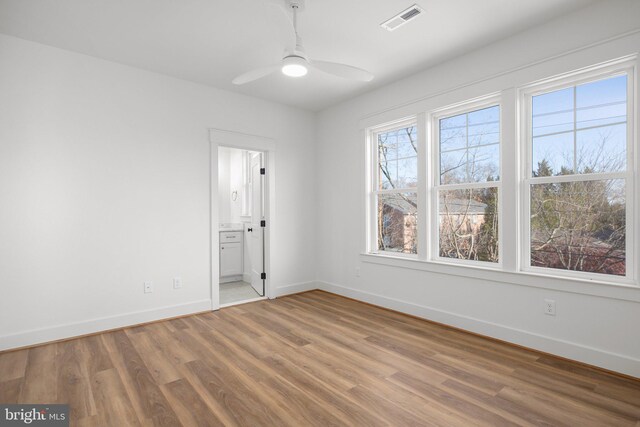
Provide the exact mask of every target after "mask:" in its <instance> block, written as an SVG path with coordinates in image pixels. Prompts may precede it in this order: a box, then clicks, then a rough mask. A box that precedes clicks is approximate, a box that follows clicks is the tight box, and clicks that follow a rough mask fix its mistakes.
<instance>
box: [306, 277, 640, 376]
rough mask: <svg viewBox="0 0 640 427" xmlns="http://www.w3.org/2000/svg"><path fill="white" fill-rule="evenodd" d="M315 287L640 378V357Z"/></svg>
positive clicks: (339, 289)
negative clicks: (636, 357)
mask: <svg viewBox="0 0 640 427" xmlns="http://www.w3.org/2000/svg"><path fill="white" fill-rule="evenodd" d="M315 284H316V285H317V288H318V289H321V290H324V291H327V292H331V293H334V294H337V295H342V296H345V297H349V298H353V299H356V300H359V301H364V302H367V303H370V304H373V305H377V306H380V307H385V308H388V309H391V310H395V311H399V312H402V313H406V314H410V315H412V316H416V317H420V318H423V319H426V320H430V321H433V322H437V323H442V324H445V325H449V326H453V327H455V328H459V329H463V330H466V331H469V332H473V333H476V334H479V335H484V336H488V337H491V338H495V339H498V340H501V341H506V342H509V343H513V344H516V345H518V346H522V347H527V348H530V349H533V350H538V351H541V352H544V353H548V354H551V355H556V356H559V357H562V358H567V359H571V360H575V361H578V362H582V363H585V364H588V365H592V366H596V367H600V368H603V369H606V370H609V371H614V372H619V373H621V374H624V375H629V376H631V377H635V378H640V360H639V359H635V358H632V357H629V356H625V355H621V354H616V353H611V352H607V351H604V350H601V349H597V348H593V347H588V346H585V345H582V344H577V343H573V342H569V341H564V340H559V339H556V338H552V337H548V336H544V335H540V334H536V333H533V332H528V331H524V330H521V329H516V328H511V327H509V326H505V325H500V324H496V323H492V322H487V321H484V320H480V319H476V318H472V317H469V316H463V315H460V314H456V313H451V312H448V311H444V310H439V309H436V308H432V307H427V306H423V305H418V304H414V303H410V302H406V301H400V300H397V299H394V298H389V297H385V296H382V295H376V294H373V293H369V292H364V291H360V290H357V289H353V288H348V287H345V286H341V285H336V284H333V283H328V282H315Z"/></svg>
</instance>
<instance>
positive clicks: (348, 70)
mask: <svg viewBox="0 0 640 427" xmlns="http://www.w3.org/2000/svg"><path fill="white" fill-rule="evenodd" d="M271 2H272V3H274V2H278V3H280V5H278V6H279V7H281V2H284V6H285V7H286V8H290V9H291V12H292V18H293V32H294V34H295V40H296V41H295V43H296V45H295V48H294V49H293V50H287V51H285V53H284V56H283V58H282V60H281V61H280V63H278V64H273V65H269V66H266V67H261V68H256V69H254V70H251V71H247V72H246V73H243V74H240V75H239V76H237V77H236V78H235V79H233V84H236V85H243V84H245V83H249V82H252V81H254V80H258V79H260V78H262V77H266V76H268V75H269V74H272V73H274V72H276V71H278V70H281V71H282V73H283V74H284V75H286V76H289V77H302V76H305V75H306V74H307V72H308V71H309V69H310V68H315V69H317V70H320V71H323V72H325V73H328V74H332V75H334V76H338V77H343V78H345V79H351V80H358V81H362V82H368V81H371V80H372V79H373V74H371V73H370V72H368V71H366V70H363V69H361V68H357V67H353V66H351V65H346V64H339V63H337V62H328V61H316V60H311V59H310V58H309V57H308V56H307V54H306V53H305V51H304V47H303V46H302V38H301V37H300V35H299V34H298V11H299V10H300V9H301V7H302V6H304V0H272V1H271Z"/></svg>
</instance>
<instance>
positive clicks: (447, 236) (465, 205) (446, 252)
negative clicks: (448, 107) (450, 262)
mask: <svg viewBox="0 0 640 427" xmlns="http://www.w3.org/2000/svg"><path fill="white" fill-rule="evenodd" d="M433 128H434V130H435V132H436V134H435V138H434V140H435V141H436V149H435V150H434V151H435V152H436V153H437V154H438V159H437V160H438V165H437V167H435V168H434V172H435V173H436V174H437V175H436V177H435V179H434V182H435V185H434V187H435V192H434V195H435V197H436V200H435V202H434V205H435V206H437V216H438V219H437V220H436V221H434V224H437V225H438V229H437V230H434V234H436V232H437V236H438V240H437V247H436V248H434V250H433V253H434V254H437V256H436V257H437V258H438V257H439V258H445V259H458V260H472V261H485V262H492V263H497V262H498V261H499V253H498V246H499V245H498V240H499V239H498V235H499V224H498V218H499V215H498V193H499V187H500V107H499V105H489V106H485V107H483V108H480V107H476V108H473V109H471V110H469V107H467V108H466V111H465V110H463V111H462V112H461V111H459V109H458V111H456V112H455V113H454V112H444V113H440V114H438V115H436V116H434V123H433Z"/></svg>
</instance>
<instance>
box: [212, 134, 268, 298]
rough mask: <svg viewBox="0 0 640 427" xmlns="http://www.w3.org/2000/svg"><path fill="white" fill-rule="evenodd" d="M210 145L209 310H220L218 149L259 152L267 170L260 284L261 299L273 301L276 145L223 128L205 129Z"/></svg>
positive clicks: (263, 138)
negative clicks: (272, 257)
mask: <svg viewBox="0 0 640 427" xmlns="http://www.w3.org/2000/svg"><path fill="white" fill-rule="evenodd" d="M209 145H210V165H209V179H210V188H209V190H210V198H209V211H210V248H209V249H210V256H209V262H210V266H211V273H210V274H211V310H218V309H219V308H220V263H219V262H218V260H219V258H220V234H219V228H220V225H219V223H220V221H219V218H218V216H219V215H218V212H219V209H218V197H219V195H218V148H219V147H228V148H238V149H241V150H250V151H260V152H262V154H263V156H264V165H265V168H266V170H267V173H266V175H265V186H264V194H263V197H264V206H265V212H264V215H265V221H266V223H267V226H266V228H265V230H264V251H265V253H264V269H265V272H266V273H267V278H266V280H265V283H264V292H265V296H266V297H267V298H269V299H273V298H275V294H274V292H273V287H272V275H273V270H272V269H271V265H272V263H271V254H272V252H273V250H272V249H273V241H272V236H271V229H272V228H273V225H274V222H273V220H274V218H275V215H274V212H275V192H276V188H275V157H276V156H275V154H276V143H275V141H274V140H273V139H271V138H267V137H264V136H259V135H251V134H246V133H242V132H236V131H232V130H224V129H215V128H210V129H209Z"/></svg>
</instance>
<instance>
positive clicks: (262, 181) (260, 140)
mask: <svg viewBox="0 0 640 427" xmlns="http://www.w3.org/2000/svg"><path fill="white" fill-rule="evenodd" d="M209 136H210V142H211V308H212V309H213V310H217V309H218V308H220V307H225V306H228V305H234V304H240V303H243V302H248V301H252V300H258V299H265V298H275V294H274V292H273V289H272V277H271V253H272V250H271V249H272V247H271V245H272V243H271V230H272V228H273V220H274V216H273V214H274V212H275V204H274V201H275V190H276V189H275V149H276V144H275V142H274V141H273V140H272V139H269V138H265V137H261V136H257V135H249V134H244V133H240V132H233V131H225V130H219V129H210V130H209Z"/></svg>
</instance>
